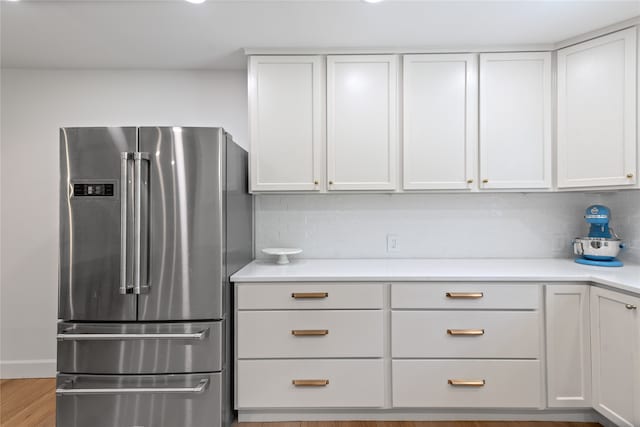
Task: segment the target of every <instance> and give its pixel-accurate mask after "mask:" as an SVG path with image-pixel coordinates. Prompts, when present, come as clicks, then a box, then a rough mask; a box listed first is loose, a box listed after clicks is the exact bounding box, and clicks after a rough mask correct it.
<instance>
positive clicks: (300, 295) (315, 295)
mask: <svg viewBox="0 0 640 427" xmlns="http://www.w3.org/2000/svg"><path fill="white" fill-rule="evenodd" d="M328 296H329V292H293V293H292V294H291V298H295V299H311V298H327V297H328Z"/></svg>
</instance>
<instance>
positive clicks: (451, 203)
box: [0, 69, 640, 378]
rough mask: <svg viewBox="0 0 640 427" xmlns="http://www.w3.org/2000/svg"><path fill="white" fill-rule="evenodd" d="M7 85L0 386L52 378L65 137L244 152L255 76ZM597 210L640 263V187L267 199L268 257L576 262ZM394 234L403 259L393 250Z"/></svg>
mask: <svg viewBox="0 0 640 427" xmlns="http://www.w3.org/2000/svg"><path fill="white" fill-rule="evenodd" d="M0 80H1V84H0V90H1V105H0V109H1V116H0V119H1V120H0V125H1V132H0V137H1V146H0V155H1V157H2V159H1V169H2V170H1V175H0V178H1V186H0V189H1V192H2V194H1V200H0V201H1V205H2V206H1V209H0V214H1V221H0V233H1V236H0V237H1V243H2V247H1V254H0V267H1V270H2V271H1V275H0V279H1V282H0V376H1V377H6V378H8V377H20V376H27V377H28V376H52V375H54V373H55V351H56V349H55V323H56V317H57V256H58V128H59V127H61V126H107V125H113V126H121V125H191V126H217V125H222V126H224V127H226V128H227V129H228V130H229V131H230V132H231V133H232V134H233V135H234V136H235V138H236V141H238V142H239V143H240V144H241V145H243V146H245V147H246V146H247V145H248V140H247V104H246V99H247V97H246V75H245V73H244V72H186V71H179V72H178V71H175V72H172V71H166V72H158V71H64V70H57V71H53V70H40V71H37V70H14V69H10V70H2V72H1V79H0ZM592 203H604V204H607V205H609V206H610V207H611V208H612V209H613V214H614V224H615V225H616V229H617V231H618V232H619V234H621V235H622V237H623V238H625V240H626V241H627V242H628V243H629V244H631V245H632V248H630V249H629V250H627V251H625V252H626V253H625V254H624V255H623V258H624V259H625V260H626V261H635V262H640V191H621V192H618V193H603V194H593V193H590V194H583V193H558V194H520V193H509V194H461V195H455V194H423V195H420V194H410V195H407V194H403V195H380V194H378V195H373V194H372V195H367V194H361V195H308V196H305V195H287V196H276V195H262V196H258V197H257V198H256V249H258V250H259V249H262V248H264V247H268V246H281V245H282V246H300V247H302V248H303V249H304V250H305V253H304V256H305V257H314V258H323V257H390V256H393V257H434V258H439V257H457V258H460V257H516V258H517V257H549V256H564V257H569V256H571V249H570V246H569V241H570V240H571V238H573V237H575V236H577V235H583V234H584V233H586V226H585V225H584V222H583V221H582V214H583V210H584V208H585V207H586V206H588V205H589V204H592ZM389 233H393V234H396V235H397V236H398V238H399V244H400V251H399V252H394V253H387V252H386V235H387V234H389ZM259 256H262V254H259Z"/></svg>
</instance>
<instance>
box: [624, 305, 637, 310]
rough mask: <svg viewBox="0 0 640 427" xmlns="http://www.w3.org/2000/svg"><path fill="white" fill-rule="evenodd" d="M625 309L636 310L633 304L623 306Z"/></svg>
mask: <svg viewBox="0 0 640 427" xmlns="http://www.w3.org/2000/svg"><path fill="white" fill-rule="evenodd" d="M625 307H626V308H627V310H635V309H636V308H638V307H636V306H635V305H633V304H625Z"/></svg>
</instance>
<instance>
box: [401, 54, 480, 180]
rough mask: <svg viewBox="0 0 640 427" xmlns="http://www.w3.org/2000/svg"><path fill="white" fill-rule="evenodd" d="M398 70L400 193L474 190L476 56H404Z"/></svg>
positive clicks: (476, 94) (475, 161) (476, 91)
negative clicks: (400, 72) (400, 82)
mask: <svg viewBox="0 0 640 427" xmlns="http://www.w3.org/2000/svg"><path fill="white" fill-rule="evenodd" d="M403 65H404V67H403V69H404V75H403V82H404V87H403V96H404V105H403V118H404V120H403V188H404V189H405V190H459V189H468V188H471V187H473V185H474V177H475V175H476V170H475V165H476V163H477V160H476V155H477V154H476V153H477V149H476V147H477V143H478V141H477V96H478V88H477V83H476V82H477V73H478V71H477V60H476V55H459V54H443V55H405V56H404V64H403Z"/></svg>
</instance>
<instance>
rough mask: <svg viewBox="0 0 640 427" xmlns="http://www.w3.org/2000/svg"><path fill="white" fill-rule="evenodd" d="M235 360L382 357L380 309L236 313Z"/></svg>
mask: <svg viewBox="0 0 640 427" xmlns="http://www.w3.org/2000/svg"><path fill="white" fill-rule="evenodd" d="M237 319H238V321H237V323H236V324H237V325H238V347H237V352H238V357H239V358H247V359H256V358H273V357H278V358H284V357H295V358H298V357H300V358H319V357H382V355H383V352H382V346H383V342H382V331H383V326H384V325H383V322H382V311H381V310H362V311H360V310H358V311H355V310H317V311H316V310H314V311H310V310H304V311H302V310H300V311H241V312H238V318H237Z"/></svg>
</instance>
